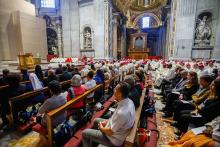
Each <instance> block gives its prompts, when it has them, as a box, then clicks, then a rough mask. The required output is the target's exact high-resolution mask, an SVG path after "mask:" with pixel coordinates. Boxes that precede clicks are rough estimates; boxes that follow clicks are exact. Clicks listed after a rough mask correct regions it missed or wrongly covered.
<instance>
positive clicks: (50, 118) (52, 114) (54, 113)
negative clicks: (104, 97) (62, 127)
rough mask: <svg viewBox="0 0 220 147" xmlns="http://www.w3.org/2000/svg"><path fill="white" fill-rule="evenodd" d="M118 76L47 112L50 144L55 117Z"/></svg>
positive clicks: (112, 82)
mask: <svg viewBox="0 0 220 147" xmlns="http://www.w3.org/2000/svg"><path fill="white" fill-rule="evenodd" d="M117 77H118V76H116V77H112V78H111V79H109V80H107V81H105V83H104V84H99V85H96V87H94V88H92V89H90V90H88V91H86V92H85V93H84V94H82V95H80V96H78V97H76V98H74V99H72V100H70V101H68V102H67V103H66V104H64V105H62V106H60V107H59V108H57V109H54V110H52V111H50V112H49V113H47V130H48V141H49V144H50V146H52V144H53V126H52V121H53V119H54V118H55V117H56V116H57V115H59V114H61V113H63V112H65V111H66V110H67V109H68V108H70V107H71V106H72V105H73V104H75V103H77V102H78V101H81V100H85V101H86V97H87V96H88V95H90V94H91V93H93V92H95V91H96V90H98V89H100V88H104V87H105V84H114V80H115V79H116V78H117Z"/></svg>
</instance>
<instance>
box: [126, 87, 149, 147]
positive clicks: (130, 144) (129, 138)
mask: <svg viewBox="0 0 220 147" xmlns="http://www.w3.org/2000/svg"><path fill="white" fill-rule="evenodd" d="M145 92H146V88H145V89H144V90H143V91H142V96H141V98H140V106H139V107H138V108H137V109H136V111H135V121H134V125H133V128H132V129H131V130H130V132H129V134H128V136H127V137H126V139H125V142H124V146H125V147H133V145H134V142H135V138H136V133H137V128H138V124H139V120H140V116H141V110H142V106H143V103H144V96H145Z"/></svg>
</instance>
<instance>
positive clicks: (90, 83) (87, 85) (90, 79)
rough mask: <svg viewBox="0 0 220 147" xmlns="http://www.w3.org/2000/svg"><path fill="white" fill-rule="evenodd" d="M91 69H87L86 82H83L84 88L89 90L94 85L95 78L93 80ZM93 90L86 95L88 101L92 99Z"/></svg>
mask: <svg viewBox="0 0 220 147" xmlns="http://www.w3.org/2000/svg"><path fill="white" fill-rule="evenodd" d="M93 75H94V73H93V71H91V70H90V71H89V72H88V74H87V76H86V78H87V82H86V83H85V84H84V87H85V89H86V90H90V89H92V88H94V87H95V86H96V82H95V80H93ZM93 96H94V92H93V93H91V94H90V95H88V96H87V99H88V101H93Z"/></svg>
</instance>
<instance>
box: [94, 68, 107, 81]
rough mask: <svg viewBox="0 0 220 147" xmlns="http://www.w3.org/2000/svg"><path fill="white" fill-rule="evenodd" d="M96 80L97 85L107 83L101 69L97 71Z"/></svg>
mask: <svg viewBox="0 0 220 147" xmlns="http://www.w3.org/2000/svg"><path fill="white" fill-rule="evenodd" d="M94 80H95V81H96V84H103V83H104V82H105V75H104V73H103V71H102V70H101V69H98V70H97V71H96V75H95V77H94Z"/></svg>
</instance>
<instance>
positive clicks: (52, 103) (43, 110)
mask: <svg viewBox="0 0 220 147" xmlns="http://www.w3.org/2000/svg"><path fill="white" fill-rule="evenodd" d="M48 88H49V90H50V92H51V94H52V97H51V98H48V99H47V100H45V102H44V103H43V105H42V106H41V107H40V108H39V110H38V115H37V122H38V123H40V124H41V125H43V126H45V127H46V125H47V119H46V114H47V113H48V112H50V111H51V110H54V109H56V108H58V107H60V106H62V105H64V104H65V103H66V94H65V93H61V86H60V84H59V82H58V81H55V80H54V81H51V82H50V83H49V85H48ZM64 120H65V113H63V114H60V115H58V116H56V118H55V119H53V122H52V126H57V125H58V124H60V123H62V122H63V121H64Z"/></svg>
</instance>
